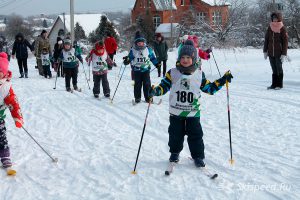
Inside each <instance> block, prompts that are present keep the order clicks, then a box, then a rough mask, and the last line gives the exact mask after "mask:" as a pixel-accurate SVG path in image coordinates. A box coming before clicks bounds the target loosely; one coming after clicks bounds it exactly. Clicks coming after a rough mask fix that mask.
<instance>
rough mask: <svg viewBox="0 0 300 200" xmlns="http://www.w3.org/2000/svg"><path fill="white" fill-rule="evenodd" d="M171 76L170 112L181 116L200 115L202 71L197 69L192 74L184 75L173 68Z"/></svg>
mask: <svg viewBox="0 0 300 200" xmlns="http://www.w3.org/2000/svg"><path fill="white" fill-rule="evenodd" d="M171 77H172V87H171V90H170V96H169V103H170V107H169V111H170V114H172V115H176V116H180V117H200V103H199V99H200V97H201V90H200V86H201V82H202V71H201V70H199V69H197V70H196V71H195V72H194V73H193V74H192V75H184V74H182V73H180V72H179V70H178V69H176V68H173V69H171Z"/></svg>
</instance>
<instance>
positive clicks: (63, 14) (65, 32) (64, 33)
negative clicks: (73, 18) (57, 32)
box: [63, 13, 66, 39]
mask: <svg viewBox="0 0 300 200" xmlns="http://www.w3.org/2000/svg"><path fill="white" fill-rule="evenodd" d="M63 17H64V39H65V35H66V17H65V13H63Z"/></svg>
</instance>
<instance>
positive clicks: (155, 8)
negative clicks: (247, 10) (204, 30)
mask: <svg viewBox="0 0 300 200" xmlns="http://www.w3.org/2000/svg"><path fill="white" fill-rule="evenodd" d="M228 6H229V4H228V3H227V2H226V1H224V0H136V1H135V4H134V7H133V9H132V11H131V20H132V24H135V23H136V22H137V21H138V20H139V19H140V18H143V16H145V15H146V14H149V15H150V16H151V17H152V19H153V23H154V26H155V27H158V26H159V25H160V24H165V23H181V22H182V21H183V20H185V19H187V18H188V17H191V16H195V17H196V18H198V19H199V20H201V21H203V22H205V23H207V24H209V25H210V26H211V27H215V26H220V25H221V26H222V25H224V24H225V23H226V21H227V16H228Z"/></svg>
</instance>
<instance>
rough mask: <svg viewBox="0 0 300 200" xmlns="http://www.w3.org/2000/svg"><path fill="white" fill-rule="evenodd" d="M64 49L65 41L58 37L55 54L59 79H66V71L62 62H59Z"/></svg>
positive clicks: (55, 66)
mask: <svg viewBox="0 0 300 200" xmlns="http://www.w3.org/2000/svg"><path fill="white" fill-rule="evenodd" d="M63 48H64V45H63V40H62V39H61V37H57V38H56V43H55V45H54V53H53V59H54V70H55V71H57V77H60V76H61V77H64V69H63V67H62V62H59V60H58V59H59V56H60V54H61V52H62V50H63Z"/></svg>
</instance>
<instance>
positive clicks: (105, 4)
mask: <svg viewBox="0 0 300 200" xmlns="http://www.w3.org/2000/svg"><path fill="white" fill-rule="evenodd" d="M74 2H75V12H88V11H90V12H103V11H120V10H121V11H129V8H130V7H131V6H132V5H134V2H135V0H74ZM63 12H65V13H69V12H70V0H0V14H11V13H15V14H18V15H22V16H28V15H36V14H42V13H43V14H57V13H63Z"/></svg>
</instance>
